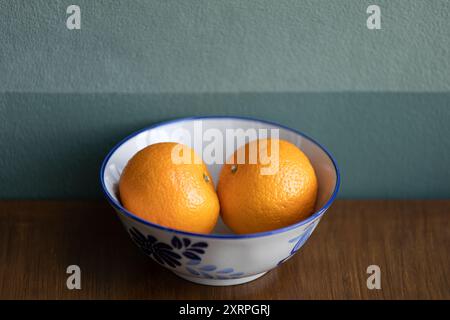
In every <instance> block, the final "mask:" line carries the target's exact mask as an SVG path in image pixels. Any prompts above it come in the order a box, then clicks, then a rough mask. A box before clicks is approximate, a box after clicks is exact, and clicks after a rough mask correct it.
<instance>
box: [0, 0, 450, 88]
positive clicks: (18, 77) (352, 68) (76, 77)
mask: <svg viewBox="0 0 450 320" xmlns="http://www.w3.org/2000/svg"><path fill="white" fill-rule="evenodd" d="M0 2H1V4H0V30H1V32H0V43H1V44H2V45H1V49H0V50H1V51H2V63H1V64H0V75H1V77H2V79H1V80H2V81H0V90H1V91H27V92H28V91H32V92H37V91H38V92H45V93H53V92H75V93H80V92H122V93H130V92H141V93H142V92H143V93H149V92H151V93H160V92H177V93H178V92H188V93H192V92H242V91H250V92H267V91H269V92H273V91H276V92H286V91H293V92H297V91H335V90H352V91H353V90H363V91H411V90H415V91H446V90H448V89H449V88H450V77H449V74H450V59H449V56H450V55H449V53H450V35H449V30H450V17H449V13H450V1H448V0H428V1H423V0H420V1H417V0H396V1H391V0H376V1H375V0H370V1H367V0H339V1H330V0H308V1H305V0H303V1H299V0H245V1H244V0H226V1H223V0H157V1H155V0H152V1H148V0H145V1H136V0H133V1H129V0H109V1H103V0H95V1H92V0H76V1H72V0H71V1H62V0H52V1H48V0H33V1H29V0H14V1H8V0H0ZM71 3H77V4H79V5H80V7H81V15H82V22H81V30H79V31H69V30H67V29H66V26H65V20H66V8H67V6H68V5H69V4H71ZM373 3H378V4H379V5H380V6H381V8H382V28H383V29H382V30H379V31H370V30H368V29H367V27H366V19H367V17H368V15H367V14H366V8H367V6H368V5H369V4H373Z"/></svg>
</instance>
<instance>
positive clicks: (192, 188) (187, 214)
mask: <svg viewBox="0 0 450 320" xmlns="http://www.w3.org/2000/svg"><path fill="white" fill-rule="evenodd" d="M175 147H176V148H179V149H174V148H175ZM173 150H178V151H177V152H179V154H180V155H181V156H183V155H188V156H189V158H190V159H191V161H190V162H191V163H177V162H176V161H175V162H174V161H172V151H173ZM119 193H120V199H121V201H122V204H123V206H124V207H125V208H126V209H127V210H128V211H130V212H132V213H133V214H135V215H137V216H139V217H140V218H142V219H144V220H148V221H150V222H153V223H156V224H159V225H162V226H165V227H170V228H173V229H178V230H182V231H189V232H197V233H210V232H211V231H212V230H213V228H214V226H215V225H216V222H217V219H218V217H219V200H218V198H217V194H216V192H215V190H214V184H213V181H212V178H211V175H210V173H209V172H208V169H207V167H206V165H205V164H204V163H203V162H202V160H201V159H200V158H199V157H198V156H197V155H196V154H195V152H194V150H193V149H191V148H189V147H187V146H184V145H181V144H177V143H157V144H153V145H150V146H148V147H146V148H144V149H143V150H141V151H139V152H138V153H136V154H135V155H134V156H133V157H132V158H131V160H130V161H129V162H128V164H127V165H126V167H125V169H124V170H123V173H122V175H121V177H120V182H119Z"/></svg>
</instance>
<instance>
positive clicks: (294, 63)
mask: <svg viewBox="0 0 450 320" xmlns="http://www.w3.org/2000/svg"><path fill="white" fill-rule="evenodd" d="M70 4H78V5H79V6H80V7H81V17H82V22H81V30H76V31H69V30H67V29H66V26H65V20H66V17H67V15H66V8H67V6H69V5H70ZM369 4H378V5H380V7H381V10H382V30H376V31H371V30H368V29H367V28H366V19H367V16H368V15H367V14H366V8H367V6H368V5H369ZM449 12H450V1H447V0H432V1H431V0H430V1H413V0H396V1H387V0H378V1H375V0H371V1H365V0H340V1H330V0H309V1H300V0H277V1H275V0H270V1H269V0H267V1H262V0H259V1H257V0H246V1H244V0H242V1H235V0H227V1H219V0H184V1H176V0H160V1H155V0H153V1H125V0H110V1H103V0H90V1H87V0H83V1H81V0H80V1H78V0H74V1H72V0H71V1H62V0H52V1H47V0H35V1H28V0H27V1H25V0H15V1H7V0H0V30H1V32H0V43H1V45H0V150H1V157H0V198H78V197H83V198H92V197H100V196H101V192H100V190H99V183H98V169H99V166H100V163H101V160H102V158H103V157H104V155H105V154H106V153H107V151H108V150H109V149H110V148H111V147H112V146H113V145H114V144H115V143H116V142H117V141H118V140H120V139H121V138H123V137H124V136H125V135H127V134H129V133H131V132H132V131H134V130H137V129H140V128H142V127H144V126H147V125H150V124H152V123H155V122H158V121H161V120H166V119H173V118H176V117H182V116H193V115H208V114H209V115H212V114H228V115H244V116H251V117H257V118H261V119H267V120H271V121H276V122H280V123H282V124H284V125H287V126H291V127H293V128H296V129H299V130H301V131H304V132H306V133H308V134H309V135H311V136H313V137H314V138H316V139H317V140H319V141H320V142H322V143H323V144H324V145H325V146H327V147H328V148H329V149H330V151H331V152H332V153H333V154H334V155H335V156H336V158H337V161H338V164H339V166H340V167H341V171H342V176H343V180H342V191H341V194H340V195H341V196H342V197H346V198H385V197H387V198H417V197H418V198H449V196H450V166H449V165H450V139H449V137H450V93H449V92H450V91H449V90H450V32H449V30H450V17H449Z"/></svg>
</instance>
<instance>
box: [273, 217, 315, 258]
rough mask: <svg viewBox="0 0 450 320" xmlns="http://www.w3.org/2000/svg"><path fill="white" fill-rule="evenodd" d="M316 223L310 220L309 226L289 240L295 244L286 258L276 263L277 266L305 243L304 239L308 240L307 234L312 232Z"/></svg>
mask: <svg viewBox="0 0 450 320" xmlns="http://www.w3.org/2000/svg"><path fill="white" fill-rule="evenodd" d="M317 223H318V221H317V222H312V223H311V224H310V225H309V226H307V227H306V229H305V231H304V232H303V233H302V234H300V235H298V236H297V237H295V238H292V239H290V240H289V243H295V245H294V247H293V248H292V250H291V252H290V253H289V255H288V256H287V257H286V258H284V259H283V260H281V261H280V262H278V264H277V265H278V266H279V265H280V264H282V263H283V262H285V261H287V260H288V259H289V258H291V257H292V256H293V255H294V254H295V253H296V252H297V251H298V250H299V249H300V248H301V247H302V246H303V245H304V244H305V242H306V240H308V238H309V236H310V235H311V233H312V232H313V230H314V227H315V226H316V225H317Z"/></svg>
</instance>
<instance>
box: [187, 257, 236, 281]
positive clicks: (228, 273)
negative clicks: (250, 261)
mask: <svg viewBox="0 0 450 320" xmlns="http://www.w3.org/2000/svg"><path fill="white" fill-rule="evenodd" d="M186 270H187V271H188V272H189V273H190V274H192V275H194V276H197V277H203V278H207V279H221V280H226V279H235V278H240V277H242V276H244V275H245V273H244V272H236V271H235V270H234V269H233V268H218V267H217V266H215V265H212V264H206V265H202V264H201V263H200V261H198V260H191V261H188V263H187V265H186Z"/></svg>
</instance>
